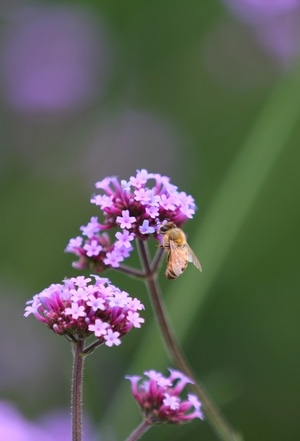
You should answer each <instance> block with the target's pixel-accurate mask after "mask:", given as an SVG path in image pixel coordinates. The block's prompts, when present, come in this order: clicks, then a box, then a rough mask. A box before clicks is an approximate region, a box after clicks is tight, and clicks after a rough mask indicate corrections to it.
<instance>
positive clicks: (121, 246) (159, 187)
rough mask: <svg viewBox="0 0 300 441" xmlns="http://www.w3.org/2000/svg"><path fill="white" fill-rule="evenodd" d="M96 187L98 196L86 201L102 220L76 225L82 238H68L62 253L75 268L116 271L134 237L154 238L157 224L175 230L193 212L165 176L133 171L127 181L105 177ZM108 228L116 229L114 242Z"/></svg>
mask: <svg viewBox="0 0 300 441" xmlns="http://www.w3.org/2000/svg"><path fill="white" fill-rule="evenodd" d="M96 188H97V190H98V191H99V193H97V194H95V195H94V196H93V197H92V198H91V203H92V204H95V205H97V206H98V207H99V209H100V211H101V217H102V219H101V222H100V221H99V220H98V218H97V217H95V216H93V217H92V218H91V220H90V222H89V223H88V224H87V225H85V226H82V227H81V231H82V235H83V237H80V236H78V237H76V238H73V239H71V240H70V241H69V243H68V245H67V247H66V250H65V251H66V252H70V253H73V254H75V255H76V256H78V257H79V260H78V261H77V262H75V263H74V264H73V266H74V267H76V268H77V269H85V268H90V267H92V268H93V269H94V270H96V271H97V272H101V271H103V270H105V269H106V268H109V267H114V268H117V267H118V266H120V263H121V262H122V261H123V260H124V259H126V258H127V257H129V255H130V253H131V251H132V250H133V246H132V245H131V242H132V241H133V240H134V239H135V238H140V239H141V240H147V239H149V238H150V237H151V235H153V236H154V237H155V238H157V230H158V227H159V226H160V225H161V223H162V222H164V221H165V220H168V221H170V222H174V223H175V224H176V225H177V226H179V227H180V226H182V225H183V224H184V223H185V222H186V221H187V220H188V219H190V218H192V217H193V215H194V213H195V210H196V206H195V202H194V199H193V197H192V196H190V195H187V194H186V193H185V192H182V191H178V189H177V187H176V186H175V185H173V184H171V183H170V179H169V178H168V177H167V176H162V175H160V174H158V173H148V171H147V170H145V169H142V170H137V172H136V175H135V176H131V177H130V178H129V180H128V181H125V180H121V181H119V179H118V178H117V177H114V176H112V177H106V178H104V179H102V180H101V181H98V182H97V183H96ZM112 229H117V232H116V233H115V234H114V237H113V238H111V237H110V236H109V235H108V233H107V232H108V231H109V230H112Z"/></svg>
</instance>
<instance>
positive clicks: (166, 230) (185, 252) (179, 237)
mask: <svg viewBox="0 0 300 441" xmlns="http://www.w3.org/2000/svg"><path fill="white" fill-rule="evenodd" d="M159 234H163V243H162V244H161V246H162V247H163V248H164V249H165V250H166V251H167V253H168V257H167V269H166V272H165V276H166V277H167V278H168V279H176V278H177V277H178V276H180V275H181V274H182V273H183V271H184V270H185V269H186V267H187V265H188V262H192V263H193V264H194V265H195V267H196V268H198V270H199V271H202V267H201V264H200V262H199V260H198V258H197V256H196V255H195V253H194V251H193V250H192V249H191V247H190V246H189V244H188V243H187V240H186V235H185V233H184V232H183V231H182V229H181V228H178V227H177V226H176V225H175V224H174V223H173V222H167V223H165V224H163V225H161V227H160V228H159Z"/></svg>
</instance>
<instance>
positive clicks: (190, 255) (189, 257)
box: [185, 243, 202, 271]
mask: <svg viewBox="0 0 300 441" xmlns="http://www.w3.org/2000/svg"><path fill="white" fill-rule="evenodd" d="M185 245H186V248H187V260H188V261H189V262H192V263H193V264H194V265H195V267H196V268H198V270H199V271H202V266H201V263H200V262H199V260H198V257H197V256H196V254H195V253H194V251H193V250H192V248H191V247H190V246H189V244H188V243H186V244H185Z"/></svg>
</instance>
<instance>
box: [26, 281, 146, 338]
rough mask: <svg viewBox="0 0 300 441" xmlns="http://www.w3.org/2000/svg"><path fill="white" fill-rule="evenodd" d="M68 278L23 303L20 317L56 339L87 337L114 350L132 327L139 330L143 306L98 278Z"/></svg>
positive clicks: (109, 283) (108, 282) (142, 320)
mask: <svg viewBox="0 0 300 441" xmlns="http://www.w3.org/2000/svg"><path fill="white" fill-rule="evenodd" d="M92 277H94V283H90V282H91V281H92V279H91V278H90V277H84V276H79V277H72V278H71V279H65V280H63V282H62V283H58V284H52V285H50V286H49V287H48V288H46V289H44V290H43V291H42V292H41V293H39V294H36V295H35V296H34V297H33V299H32V300H29V301H28V302H27V306H26V308H25V313H24V316H25V317H27V316H28V315H30V314H33V315H34V316H35V317H36V318H37V319H38V320H39V321H41V322H43V323H45V324H46V325H47V326H48V327H49V328H50V329H52V330H53V331H54V332H56V333H57V334H60V335H69V336H70V335H73V336H75V337H81V338H84V337H88V336H90V335H92V334H94V336H95V337H96V338H97V339H99V340H100V341H101V343H104V344H105V345H106V346H113V345H116V346H118V345H119V344H120V343H121V337H122V336H124V335H125V334H127V332H129V331H130V329H132V328H133V327H135V328H140V327H141V324H142V323H143V322H144V319H143V318H142V317H140V315H139V312H138V311H140V310H142V309H144V305H143V304H142V303H141V302H140V301H139V300H138V299H136V298H134V299H133V298H131V297H130V296H129V294H128V293H127V292H125V291H121V290H120V289H119V288H117V287H116V286H114V285H112V284H111V282H110V281H109V280H108V279H106V278H102V277H99V276H92Z"/></svg>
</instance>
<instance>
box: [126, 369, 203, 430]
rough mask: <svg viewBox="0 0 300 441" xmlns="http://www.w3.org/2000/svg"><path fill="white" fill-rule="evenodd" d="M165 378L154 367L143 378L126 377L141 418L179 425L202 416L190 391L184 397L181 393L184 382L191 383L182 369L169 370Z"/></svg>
mask: <svg viewBox="0 0 300 441" xmlns="http://www.w3.org/2000/svg"><path fill="white" fill-rule="evenodd" d="M169 371H170V375H169V377H164V376H163V375H162V374H161V373H160V372H157V371H155V370H150V371H145V372H144V375H145V376H146V377H147V379H143V380H142V378H141V377H140V376H137V375H133V376H126V377H125V378H126V379H128V380H130V381H131V390H132V394H133V397H134V399H135V400H136V401H137V403H138V405H139V407H140V408H141V410H142V413H143V415H144V417H145V419H146V420H147V421H148V422H150V423H151V424H161V423H169V424H181V423H185V422H187V421H191V420H192V419H194V418H200V419H201V420H203V419H204V415H203V412H202V410H201V403H200V401H199V400H198V398H197V397H196V396H195V395H193V394H188V395H187V399H183V398H182V397H181V393H182V391H183V389H184V387H185V386H186V384H188V383H192V384H193V383H194V382H193V380H191V379H190V378H188V377H187V376H186V375H184V374H183V373H182V372H180V371H177V370H175V369H169Z"/></svg>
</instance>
